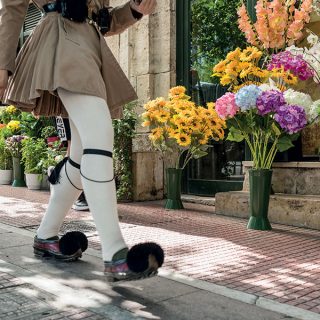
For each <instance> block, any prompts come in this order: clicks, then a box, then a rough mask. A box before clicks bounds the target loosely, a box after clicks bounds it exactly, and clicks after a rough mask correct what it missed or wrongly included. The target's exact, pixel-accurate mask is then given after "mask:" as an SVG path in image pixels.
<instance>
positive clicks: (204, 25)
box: [191, 0, 245, 81]
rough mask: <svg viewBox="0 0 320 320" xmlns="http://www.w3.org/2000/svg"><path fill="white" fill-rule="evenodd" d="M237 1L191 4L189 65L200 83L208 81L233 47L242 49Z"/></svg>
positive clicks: (200, 0)
mask: <svg viewBox="0 0 320 320" xmlns="http://www.w3.org/2000/svg"><path fill="white" fill-rule="evenodd" d="M240 3H241V0H228V1H225V0H194V1H192V9H191V10H192V64H193V67H194V68H195V69H197V71H198V73H199V75H200V79H201V80H204V81H211V80H210V74H211V69H212V67H213V66H214V65H215V64H216V63H217V62H219V61H220V60H222V59H224V58H225V56H226V54H227V53H228V52H229V51H232V50H234V49H235V48H236V47H240V48H243V47H245V38H244V36H243V34H242V33H241V32H240V30H239V29H238V23H237V12H236V11H237V8H238V6H239V5H240Z"/></svg>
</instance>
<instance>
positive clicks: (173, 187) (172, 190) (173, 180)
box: [165, 168, 184, 210]
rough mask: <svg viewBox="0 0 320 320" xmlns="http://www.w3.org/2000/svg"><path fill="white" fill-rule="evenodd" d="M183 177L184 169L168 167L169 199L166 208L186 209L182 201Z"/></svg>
mask: <svg viewBox="0 0 320 320" xmlns="http://www.w3.org/2000/svg"><path fill="white" fill-rule="evenodd" d="M181 177H182V169H176V168H167V169H166V178H167V180H166V185H167V200H166V203H165V209H170V210H179V209H184V208H183V204H182V201H181Z"/></svg>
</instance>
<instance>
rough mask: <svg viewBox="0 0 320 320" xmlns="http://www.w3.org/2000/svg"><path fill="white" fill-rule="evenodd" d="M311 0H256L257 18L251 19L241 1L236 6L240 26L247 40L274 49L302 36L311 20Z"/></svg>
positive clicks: (269, 51) (275, 50)
mask: <svg viewBox="0 0 320 320" xmlns="http://www.w3.org/2000/svg"><path fill="white" fill-rule="evenodd" d="M313 2H314V1H313V0H304V1H299V2H297V1H296V0H272V1H268V0H258V1H257V4H256V6H255V9H256V16H257V20H256V22H255V23H253V22H252V21H251V20H250V18H249V14H248V12H247V9H246V6H245V4H244V3H243V4H242V5H241V6H240V8H239V9H238V16H239V20H238V23H239V28H240V30H241V31H242V32H244V34H245V36H246V39H247V41H248V43H250V44H251V45H253V46H256V47H258V48H260V49H261V50H264V51H267V52H268V53H274V52H278V51H281V50H284V49H285V48H286V47H287V46H290V45H293V44H294V43H295V42H296V41H298V40H300V39H301V38H302V36H303V33H302V30H303V28H304V26H305V24H306V23H308V22H309V21H310V14H311V12H312V10H313V8H314V7H313V5H314V3H313Z"/></svg>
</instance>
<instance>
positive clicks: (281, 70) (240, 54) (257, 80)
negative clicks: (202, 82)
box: [212, 47, 313, 92]
mask: <svg viewBox="0 0 320 320" xmlns="http://www.w3.org/2000/svg"><path fill="white" fill-rule="evenodd" d="M281 54H282V53H279V54H278V55H274V56H273V59H272V60H271V62H270V63H269V64H268V65H266V64H267V60H266V59H265V61H264V63H262V61H261V59H262V57H263V52H262V51H261V50H259V49H258V48H256V47H247V48H245V49H243V50H241V49H240V48H237V49H236V50H234V51H232V52H230V53H229V54H228V55H227V56H226V58H225V59H224V60H222V61H220V62H219V63H218V64H217V65H215V66H214V67H213V74H212V76H216V77H219V78H220V84H221V85H223V86H229V91H233V92H237V91H238V90H239V89H241V88H242V87H244V86H247V85H250V84H254V85H257V86H259V85H261V84H263V83H266V82H267V81H269V80H270V79H271V80H272V81H273V83H274V84H275V85H276V86H277V87H278V88H279V89H281V90H284V89H285V88H286V86H288V85H295V84H297V82H298V77H297V76H296V75H298V76H299V78H300V79H301V80H302V79H303V80H306V79H308V78H309V77H311V76H313V71H312V70H311V68H309V67H308V66H307V64H306V63H305V61H304V60H303V59H301V58H300V57H297V56H295V57H294V56H292V57H291V59H289V57H287V59H286V60H285V56H281ZM289 54H290V53H289ZM303 61H304V62H303ZM304 78H305V79H304Z"/></svg>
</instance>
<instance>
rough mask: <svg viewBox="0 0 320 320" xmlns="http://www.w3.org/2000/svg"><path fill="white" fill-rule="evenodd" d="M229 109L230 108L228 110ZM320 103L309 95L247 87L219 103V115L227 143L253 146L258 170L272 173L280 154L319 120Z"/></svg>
mask: <svg viewBox="0 0 320 320" xmlns="http://www.w3.org/2000/svg"><path fill="white" fill-rule="evenodd" d="M226 105H228V107H227V108H226V107H225V106H226ZM319 106H320V100H319V101H315V102H313V101H312V99H311V97H310V96H309V95H307V94H304V93H301V92H297V91H294V90H292V89H288V90H286V91H284V92H281V91H280V90H278V89H277V88H273V89H271V90H270V89H269V88H268V90H265V91H264V90H263V86H261V87H258V86H256V85H247V86H245V87H243V88H241V89H240V90H239V91H238V92H237V93H227V94H225V95H224V96H222V97H221V98H219V99H218V100H217V101H216V111H217V113H218V115H219V116H220V117H222V118H223V119H226V121H227V126H228V128H229V134H228V137H227V139H228V140H231V141H236V142H241V141H243V140H245V141H246V143H247V144H248V146H249V149H250V151H251V154H252V157H253V168H254V169H270V168H271V166H272V163H273V160H274V158H275V156H276V153H277V152H278V151H280V152H282V151H286V150H288V149H289V148H290V147H292V146H293V144H292V141H294V140H295V139H297V138H298V135H299V132H300V131H301V130H302V129H303V128H305V127H306V125H307V124H308V123H312V122H313V121H314V120H315V118H316V117H317V116H318V110H319Z"/></svg>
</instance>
